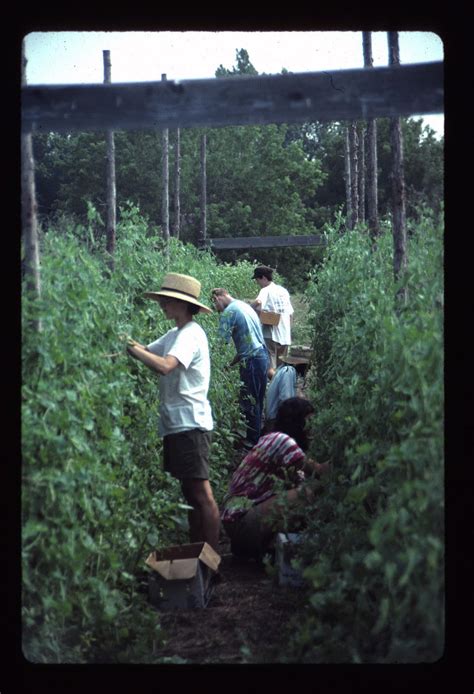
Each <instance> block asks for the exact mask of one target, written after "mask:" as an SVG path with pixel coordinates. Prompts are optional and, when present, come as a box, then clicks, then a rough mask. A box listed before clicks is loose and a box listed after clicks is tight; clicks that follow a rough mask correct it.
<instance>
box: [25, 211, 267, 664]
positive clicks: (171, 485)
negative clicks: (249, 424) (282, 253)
mask: <svg viewBox="0 0 474 694" xmlns="http://www.w3.org/2000/svg"><path fill="white" fill-rule="evenodd" d="M89 216H90V219H91V220H94V219H95V214H94V209H93V208H92V207H91V208H90V215H89ZM84 232H86V230H85V229H84V228H79V227H77V226H76V227H69V228H62V229H61V231H60V233H59V232H58V230H56V229H52V228H50V229H48V231H47V232H46V233H45V234H44V235H43V237H42V244H41V245H42V248H41V254H42V297H41V301H40V302H37V303H33V301H32V300H31V297H29V296H28V294H27V293H26V290H25V294H24V300H23V311H22V320H23V353H22V364H23V387H22V453H23V468H22V471H23V494H22V519H23V523H22V527H23V537H22V539H23V546H22V561H23V620H24V621H23V623H24V646H23V647H24V653H25V655H26V657H27V658H28V659H30V660H33V661H35V662H112V661H114V662H119V661H121V660H123V661H133V662H138V661H142V660H143V662H148V661H150V662H151V661H152V659H151V653H152V650H153V649H152V642H153V641H154V640H156V639H157V638H159V624H158V622H157V617H156V615H155V613H154V612H153V611H152V610H151V608H150V607H149V606H148V605H147V603H146V602H145V600H144V598H143V596H142V595H141V593H140V591H139V583H138V579H137V575H138V573H137V572H140V571H142V570H143V569H144V560H145V558H146V556H147V555H148V553H149V551H151V550H152V549H153V548H157V547H162V546H166V545H168V544H174V543H181V542H187V541H188V540H187V507H186V506H185V505H184V504H183V499H182V496H181V492H180V489H179V484H178V483H177V481H176V480H174V479H172V478H170V477H169V476H168V475H166V474H165V473H164V472H163V471H162V465H161V452H162V442H161V440H160V438H159V437H158V435H157V417H158V405H159V396H158V388H157V383H156V380H155V378H156V377H154V376H153V374H152V373H151V372H150V371H149V370H147V369H145V368H143V366H142V365H140V364H138V362H136V361H134V360H132V359H130V358H129V357H128V356H127V355H126V353H125V342H124V336H125V335H131V336H133V337H134V338H135V339H137V340H138V341H140V342H142V343H144V344H147V343H148V342H151V341H152V340H153V339H156V337H158V336H160V335H161V334H163V333H164V332H165V331H166V330H168V329H170V328H171V327H173V325H174V324H173V325H172V324H171V323H170V322H169V321H167V320H166V318H165V317H164V315H163V314H162V312H161V311H160V309H159V306H158V304H157V303H156V302H153V301H150V300H146V299H144V298H143V292H144V291H146V290H153V289H157V288H159V286H160V282H161V279H162V277H163V275H164V274H165V272H166V271H168V269H169V270H173V271H175V272H182V273H185V274H192V275H194V276H195V277H197V278H198V279H200V280H201V281H202V297H203V301H204V302H207V303H209V295H210V290H211V289H212V288H213V287H214V286H227V287H228V288H229V289H230V291H233V292H235V294H236V295H238V296H242V295H246V294H247V295H248V294H250V295H252V294H251V292H253V291H254V287H253V284H254V282H253V280H252V279H251V277H252V270H253V268H252V266H250V265H249V264H246V263H244V264H243V265H242V266H241V267H237V266H235V267H234V266H225V265H220V266H218V265H217V264H216V261H215V258H214V257H213V256H212V255H211V254H210V253H207V252H200V251H198V250H196V248H194V247H193V246H186V245H183V244H182V243H180V242H178V241H176V240H173V241H172V243H171V244H170V249H169V256H168V255H167V254H166V253H164V249H163V244H162V241H161V239H160V238H158V237H156V236H154V235H153V234H152V233H150V230H149V229H148V227H147V224H146V222H145V221H144V220H143V219H142V218H140V216H139V214H138V212H137V210H136V209H134V208H130V207H129V208H128V209H125V210H123V214H122V222H121V224H120V225H119V227H118V230H117V248H116V257H115V272H114V274H113V275H112V276H109V273H108V271H105V268H106V267H107V266H106V263H105V256H104V250H103V248H102V247H101V246H100V244H99V245H94V244H92V245H91V243H89V239H88V235H87V233H84ZM169 258H171V259H172V262H171V261H170V260H169ZM38 313H39V315H40V316H41V319H42V325H43V330H42V332H41V333H40V334H39V335H38V334H36V333H33V332H32V331H31V328H30V321H31V318H32V317H33V316H35V315H37V314H38ZM197 320H198V321H199V322H200V323H201V324H202V325H203V327H204V329H205V330H206V332H207V333H208V336H209V343H210V348H211V358H212V374H213V378H212V383H211V388H210V394H209V395H210V400H211V405H212V408H213V412H214V418H215V424H216V429H215V434H214V441H213V447H212V458H211V474H212V476H211V483H212V485H213V489H214V492H215V495H216V499H217V500H218V502H219V501H220V499H221V497H222V494H223V492H224V485H225V484H226V483H227V478H228V465H229V463H230V461H231V457H232V453H233V444H234V440H235V437H236V435H237V434H236V432H237V431H238V430H239V428H241V415H240V412H239V408H238V387H239V379H238V370H234V371H231V372H224V368H223V367H224V364H225V363H227V362H228V361H229V360H230V359H229V354H228V353H227V348H225V349H224V348H223V347H222V345H221V344H220V342H219V340H218V338H217V322H218V315H217V314H216V313H213V314H212V315H209V316H204V315H202V314H200V315H199V316H197ZM228 349H230V348H228Z"/></svg>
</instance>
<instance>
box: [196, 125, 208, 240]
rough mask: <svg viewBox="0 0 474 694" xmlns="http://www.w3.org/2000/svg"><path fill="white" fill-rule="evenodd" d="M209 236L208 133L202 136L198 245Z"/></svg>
mask: <svg viewBox="0 0 474 694" xmlns="http://www.w3.org/2000/svg"><path fill="white" fill-rule="evenodd" d="M206 237H207V171H206V134H205V133H203V134H202V136H201V225H200V229H199V239H198V246H204V245H205V243H206Z"/></svg>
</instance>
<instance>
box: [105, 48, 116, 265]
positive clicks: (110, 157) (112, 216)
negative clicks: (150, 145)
mask: <svg viewBox="0 0 474 694" xmlns="http://www.w3.org/2000/svg"><path fill="white" fill-rule="evenodd" d="M103 55H104V84H111V82H112V64H111V61H110V51H103ZM106 138H107V139H106V141H107V227H106V233H107V237H106V238H107V245H106V248H107V252H108V253H109V267H110V269H111V270H112V271H113V269H114V264H115V260H114V254H115V233H116V225H117V193H116V187H115V140H114V131H113V130H111V129H110V128H109V129H108V130H107V134H106Z"/></svg>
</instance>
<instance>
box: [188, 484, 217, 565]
mask: <svg viewBox="0 0 474 694" xmlns="http://www.w3.org/2000/svg"><path fill="white" fill-rule="evenodd" d="M181 488H182V490H183V494H184V497H185V499H186V501H187V502H188V504H189V505H190V506H192V507H193V510H192V511H190V512H189V534H190V540H191V542H207V543H208V544H209V545H211V547H212V548H213V549H214V550H216V552H217V550H218V544H219V533H220V524H221V522H220V516H219V508H218V506H217V504H216V502H215V500H214V496H213V494H212V489H211V485H210V484H209V480H198V479H185V480H181Z"/></svg>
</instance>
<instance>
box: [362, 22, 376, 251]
mask: <svg viewBox="0 0 474 694" xmlns="http://www.w3.org/2000/svg"><path fill="white" fill-rule="evenodd" d="M362 43H363V52H364V67H366V68H368V69H370V68H373V66H374V61H373V57H372V37H371V32H370V31H363V32H362ZM366 143H367V147H366V158H367V165H366V176H367V183H366V190H367V221H368V225H369V233H370V236H371V237H372V240H373V241H375V239H376V238H377V236H379V234H380V226H379V212H378V175H377V174H378V172H377V121H376V119H375V118H369V120H368V121H367V131H366Z"/></svg>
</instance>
